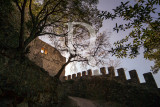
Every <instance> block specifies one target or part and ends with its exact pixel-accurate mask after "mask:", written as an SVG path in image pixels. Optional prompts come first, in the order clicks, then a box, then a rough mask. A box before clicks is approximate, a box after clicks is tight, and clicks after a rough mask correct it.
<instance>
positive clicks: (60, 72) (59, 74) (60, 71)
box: [54, 61, 70, 79]
mask: <svg viewBox="0 0 160 107" xmlns="http://www.w3.org/2000/svg"><path fill="white" fill-rule="evenodd" d="M69 63H70V61H67V62H66V63H65V64H64V65H63V66H62V67H61V69H60V70H59V71H58V73H57V74H56V75H55V76H54V77H56V78H58V79H59V77H60V76H61V74H62V72H63V70H64V69H65V67H66V66H67V65H68V64H69Z"/></svg>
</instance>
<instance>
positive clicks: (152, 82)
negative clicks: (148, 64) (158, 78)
mask: <svg viewBox="0 0 160 107" xmlns="http://www.w3.org/2000/svg"><path fill="white" fill-rule="evenodd" d="M143 76H144V79H145V81H146V85H147V86H148V87H154V88H158V87H157V84H156V82H155V80H154V77H153V75H152V73H151V72H148V73H145V74H143Z"/></svg>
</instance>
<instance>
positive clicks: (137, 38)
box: [99, 0, 160, 73]
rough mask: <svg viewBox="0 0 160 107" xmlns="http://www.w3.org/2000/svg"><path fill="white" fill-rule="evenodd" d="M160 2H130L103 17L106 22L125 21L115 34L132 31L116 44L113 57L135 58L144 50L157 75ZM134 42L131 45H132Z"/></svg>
mask: <svg viewBox="0 0 160 107" xmlns="http://www.w3.org/2000/svg"><path fill="white" fill-rule="evenodd" d="M159 5H160V2H159V0H139V1H137V2H136V3H135V4H131V3H130V2H129V1H127V2H125V3H124V2H121V5H119V6H117V7H116V8H115V9H113V12H108V11H103V12H102V13H101V14H100V15H99V16H100V17H102V18H105V19H112V20H114V19H116V18H122V19H123V20H125V21H126V23H125V24H120V25H118V24H117V23H116V26H115V27H114V28H113V30H114V31H117V32H119V31H120V30H122V31H125V30H128V29H131V30H132V31H131V32H130V33H129V35H127V36H126V37H125V38H123V39H122V40H120V41H117V42H115V43H114V45H115V48H112V51H111V52H112V53H113V55H116V56H117V57H121V58H123V57H129V58H134V57H136V56H137V55H138V54H139V52H140V47H143V48H144V52H143V53H144V58H146V59H149V60H153V61H154V62H155V65H154V66H153V67H152V70H153V71H154V73H156V72H158V71H159V70H160V12H159ZM130 41H131V42H130Z"/></svg>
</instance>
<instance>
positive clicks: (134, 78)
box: [64, 67, 158, 88]
mask: <svg viewBox="0 0 160 107" xmlns="http://www.w3.org/2000/svg"><path fill="white" fill-rule="evenodd" d="M96 72H97V71H96ZM117 73H118V76H115V70H114V67H108V73H106V68H105V67H102V68H100V71H99V75H93V72H92V70H91V69H89V70H87V71H82V73H81V72H78V73H77V75H76V74H72V76H71V75H68V76H65V77H64V78H65V80H71V79H72V80H78V79H80V78H94V77H100V78H103V79H108V80H115V81H118V82H121V83H125V84H134V85H142V86H146V87H152V88H158V87H157V84H156V82H155V80H154V77H153V75H152V73H151V72H148V73H145V74H143V76H144V79H145V81H146V82H145V83H140V80H139V77H138V74H137V71H136V70H131V71H129V75H130V79H128V80H127V78H126V74H125V71H124V69H123V68H119V69H117Z"/></svg>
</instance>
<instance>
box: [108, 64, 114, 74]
mask: <svg viewBox="0 0 160 107" xmlns="http://www.w3.org/2000/svg"><path fill="white" fill-rule="evenodd" d="M108 74H109V76H110V77H115V72H114V67H112V66H111V67H108Z"/></svg>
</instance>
